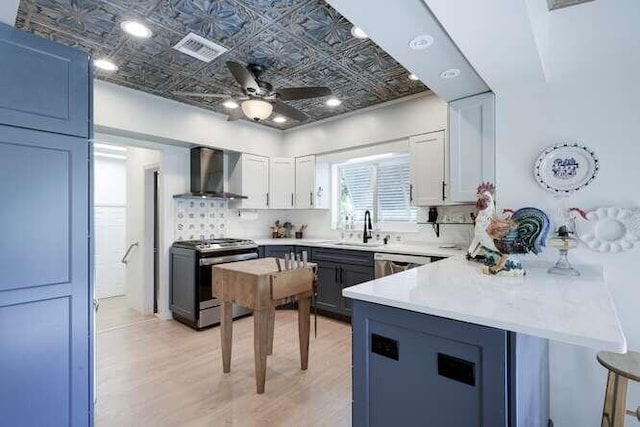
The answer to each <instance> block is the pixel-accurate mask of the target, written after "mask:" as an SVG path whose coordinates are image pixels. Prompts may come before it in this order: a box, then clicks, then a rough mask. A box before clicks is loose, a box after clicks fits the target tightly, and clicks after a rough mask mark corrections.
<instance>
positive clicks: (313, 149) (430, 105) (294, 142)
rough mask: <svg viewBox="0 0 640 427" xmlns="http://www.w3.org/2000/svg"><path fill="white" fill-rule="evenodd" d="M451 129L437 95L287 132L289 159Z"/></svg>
mask: <svg viewBox="0 0 640 427" xmlns="http://www.w3.org/2000/svg"><path fill="white" fill-rule="evenodd" d="M446 127H447V104H446V103H445V102H444V101H442V100H441V99H440V98H438V97H437V96H434V95H423V96H419V97H416V98H413V99H409V100H407V101H403V102H398V103H390V104H389V105H387V106H384V107H381V108H373V109H370V110H368V111H361V112H356V113H353V114H350V115H348V116H346V117H343V118H338V119H333V120H329V121H325V122H321V123H317V124H313V123H312V124H310V125H306V126H302V127H300V128H294V129H291V130H288V131H285V132H284V153H287V154H286V155H287V156H295V157H299V156H305V155H307V154H318V153H326V152H330V151H336V150H343V149H345V148H353V147H357V146H360V145H368V144H374V143H380V142H386V141H393V140H396V139H400V138H406V137H409V136H412V135H419V134H422V133H429V132H434V131H437V130H442V129H446Z"/></svg>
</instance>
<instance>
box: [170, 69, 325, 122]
mask: <svg viewBox="0 0 640 427" xmlns="http://www.w3.org/2000/svg"><path fill="white" fill-rule="evenodd" d="M227 68H229V71H230V72H231V74H232V75H233V77H234V78H235V79H236V81H237V82H238V83H239V84H240V86H241V87H242V96H240V97H235V98H232V97H230V96H229V95H225V94H220V93H204V92H173V94H174V95H180V96H196V97H201V98H225V99H228V100H234V101H237V102H238V103H239V104H240V107H241V108H235V109H232V110H231V112H230V113H229V117H227V120H228V121H233V120H238V119H241V118H242V116H243V114H244V115H245V116H247V117H248V118H250V119H252V120H255V121H260V120H264V119H266V118H267V117H269V116H270V115H271V113H272V112H275V113H276V114H279V115H282V116H285V117H289V118H290V119H293V120H297V121H299V122H303V121H305V120H307V119H308V118H309V116H307V115H306V114H305V113H303V112H302V111H300V110H298V109H297V108H294V107H292V106H290V105H287V104H285V103H284V102H282V101H295V100H298V99H308V98H318V97H321V96H328V95H331V89H329V88H328V87H324V86H317V87H287V88H279V89H275V88H274V87H273V86H272V85H271V83H269V82H266V81H264V80H261V79H260V75H261V74H262V73H263V72H264V70H265V67H263V66H261V65H258V64H249V65H247V66H246V67H245V66H243V65H242V64H239V63H237V62H234V61H227Z"/></svg>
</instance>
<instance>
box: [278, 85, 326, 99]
mask: <svg viewBox="0 0 640 427" xmlns="http://www.w3.org/2000/svg"><path fill="white" fill-rule="evenodd" d="M275 92H276V93H277V94H278V95H280V99H281V100H283V101H294V100H296V99H308V98H319V97H321V96H329V95H331V89H329V88H328V87H324V86H318V87H284V88H282V89H276V90H275Z"/></svg>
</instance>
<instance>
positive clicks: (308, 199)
mask: <svg viewBox="0 0 640 427" xmlns="http://www.w3.org/2000/svg"><path fill="white" fill-rule="evenodd" d="M315 188H316V156H305V157H297V158H296V197H295V204H296V208H299V209H311V208H313V207H314V204H315Z"/></svg>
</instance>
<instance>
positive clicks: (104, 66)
mask: <svg viewBox="0 0 640 427" xmlns="http://www.w3.org/2000/svg"><path fill="white" fill-rule="evenodd" d="M93 65H95V66H96V68H100V69H101V70H104V71H118V66H117V65H116V64H114V63H113V62H111V61H109V60H108V59H96V60H94V61H93Z"/></svg>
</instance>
